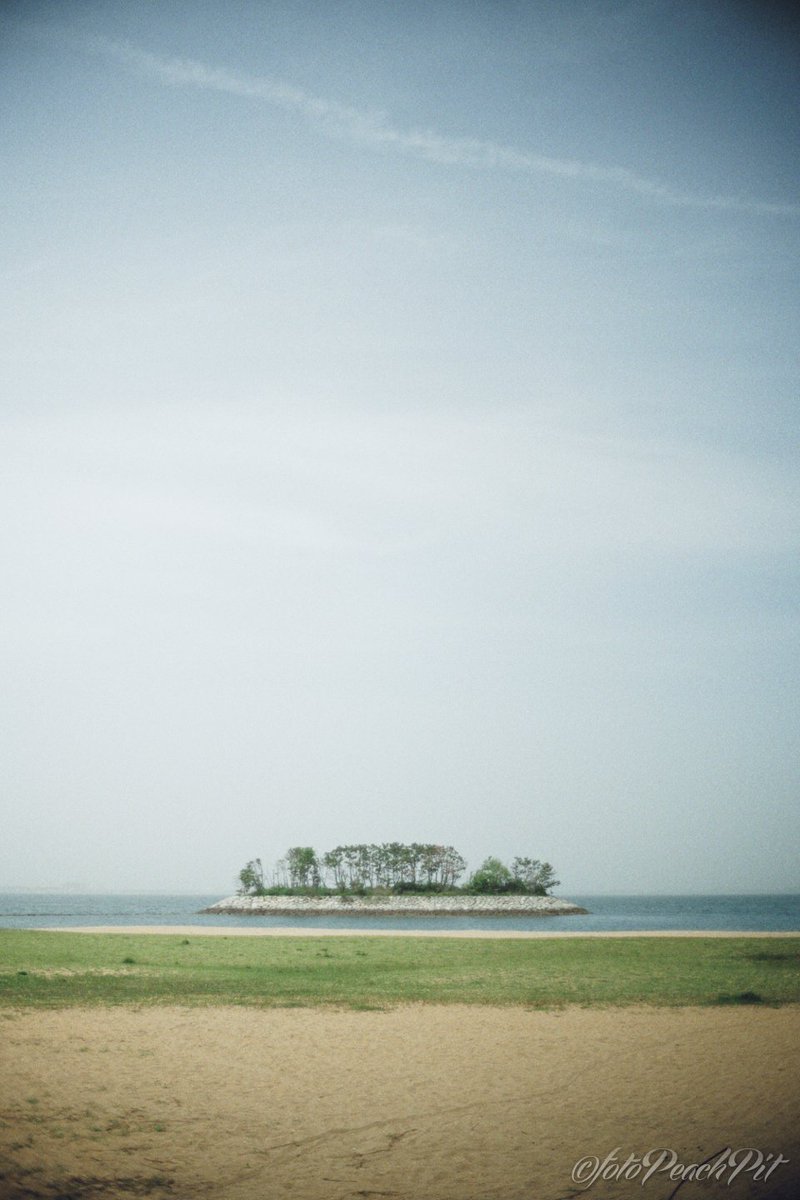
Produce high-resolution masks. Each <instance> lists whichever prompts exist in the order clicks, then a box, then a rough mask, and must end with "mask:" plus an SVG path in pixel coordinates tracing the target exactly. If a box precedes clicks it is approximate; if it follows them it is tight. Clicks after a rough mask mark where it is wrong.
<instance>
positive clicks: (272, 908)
mask: <svg viewBox="0 0 800 1200" xmlns="http://www.w3.org/2000/svg"><path fill="white" fill-rule="evenodd" d="M202 911H203V912H204V913H223V914H226V915H229V916H237V917H239V916H252V917H286V916H292V917H294V916H318V915H321V914H324V915H325V916H336V915H341V916H348V917H353V916H363V917H389V916H392V917H395V916H401V917H406V916H407V917H425V916H431V917H444V916H448V917H449V916H452V917H465V916H477V917H480V916H483V917H498V916H504V917H565V916H574V915H579V914H581V913H585V912H586V909H585V908H580V907H579V906H578V905H577V904H573V903H572V902H571V901H569V900H560V899H559V898H558V897H557V896H447V895H436V894H433V895H420V896H229V897H228V898H227V899H226V900H220V901H218V903H216V904H212V905H211V906H210V908H204V909H203V910H202Z"/></svg>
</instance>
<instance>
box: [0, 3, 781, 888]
mask: <svg viewBox="0 0 800 1200" xmlns="http://www.w3.org/2000/svg"><path fill="white" fill-rule="evenodd" d="M799 59H800V24H798V23H797V22H796V20H795V21H794V22H793V21H792V19H791V18H789V17H787V16H786V14H785V12H784V10H783V6H781V5H765V4H760V3H758V4H756V3H752V4H747V3H741V2H732V0H726V2H725V3H713V2H709V0H685V2H684V0H625V2H617V0H605V2H604V3H601V4H598V3H597V2H596V0H588V2H584V0H570V2H569V3H563V4H553V3H549V2H548V3H545V2H538V0H528V2H525V3H520V2H513V0H493V2H491V3H490V2H488V0H485V2H481V0H460V2H448V0H440V2H438V3H435V4H430V3H429V2H427V0H426V2H425V3H422V2H420V3H417V2H412V0H397V2H394V3H390V2H388V0H387V2H384V0H371V2H367V0H324V2H323V0H318V2H311V0H291V2H286V3H284V2H282V0H276V2H272V0H265V2H264V3H262V4H252V3H244V2H242V0H226V2H225V3H221V2H210V0H209V2H203V0H191V2H187V0H165V2H163V3H153V2H150V0H129V2H127V3H126V4H124V5H120V4H118V3H116V2H113V3H111V2H108V3H103V2H102V0H85V2H79V0H59V2H58V3H55V2H54V3H45V2H41V3H37V2H35V0H29V2H27V3H23V2H19V0H18V2H14V0H7V2H6V3H5V4H4V5H3V6H2V9H0V104H2V110H3V113H4V120H3V122H2V133H1V134H0V164H2V177H3V181H4V182H3V188H2V199H1V200H0V203H2V208H3V226H4V230H5V236H4V238H3V247H2V250H1V251H0V289H1V294H0V314H2V315H0V328H2V335H1V337H2V345H1V347H0V397H2V398H0V419H1V420H2V427H1V428H0V496H2V503H3V507H4V511H5V517H4V520H3V522H2V525H1V526H0V555H1V556H2V562H3V564H4V565H3V568H2V572H0V595H1V596H2V600H1V601H0V603H1V605H2V620H0V644H2V660H1V661H0V671H2V678H3V686H2V689H1V690H0V714H1V716H0V720H1V721H2V726H1V730H2V732H1V733H0V783H1V792H0V795H1V796H2V800H1V801H0V803H2V807H3V810H4V813H3V816H2V828H3V836H2V839H0V883H2V884H3V885H5V886H8V887H31V888H35V887H42V886H46V887H62V886H73V887H77V888H81V889H85V890H99V891H104V890H116V891H137V890H143V891H144V890H161V891H164V892H177V891H197V892H203V893H210V894H213V893H219V894H220V895H227V894H230V892H231V891H233V889H234V884H235V880H236V877H237V875H238V871H239V870H240V868H241V867H242V866H243V865H244V863H245V862H246V861H247V860H248V859H250V858H253V857H255V856H260V857H261V858H262V859H263V861H264V863H265V864H267V865H271V864H273V863H274V862H275V861H276V860H277V859H279V858H280V857H281V856H282V855H283V854H284V853H285V851H286V849H287V848H288V847H289V846H293V845H313V846H315V847H316V848H317V849H318V850H319V851H320V852H322V851H325V850H327V849H331V848H332V847H334V846H336V845H339V844H344V843H351V842H384V841H402V842H411V841H420V842H436V843H445V844H452V845H454V846H455V847H456V848H457V849H458V850H459V851H460V852H461V853H462V854H463V855H464V856H465V857H466V858H467V860H468V862H469V866H470V869H474V868H476V867H477V866H478V865H479V864H480V862H481V861H482V860H483V859H484V858H485V857H486V856H487V855H490V854H491V855H497V856H499V857H500V858H502V859H504V860H506V861H508V860H509V859H510V858H512V857H514V856H515V855H523V856H524V855H528V856H531V857H535V858H540V859H544V860H547V861H549V862H551V863H552V864H553V866H554V867H555V870H556V875H557V876H558V878H559V879H560V880H561V887H560V888H559V889H558V891H559V892H560V893H561V894H562V895H565V896H569V895H570V894H573V895H581V894H591V893H601V892H604V893H625V892H627V893H642V892H644V893H647V892H650V893H675V892H687V893H713V892H723V893H725V892H727V893H747V892H772V891H798V890H800V878H799V877H798V842H799V839H798V833H800V828H799V827H800V805H798V803H797V784H798V725H797V708H798V705H797V695H798V682H799V680H798V674H799V672H798V603H797V598H798V588H797V565H798V558H797V549H798V524H799V522H798V516H799V515H800V509H799V508H798V469H797V467H798V463H797V434H798V425H799V424H800V421H799V420H798V418H799V416H800V413H799V412H798V386H797V385H798V362H797V344H798V321H797V317H798V271H797V250H798V234H799V233H800V187H799V186H798V184H799V183H800V179H799V178H798V177H799V176H800V156H798V153H797V144H798V143H797V135H798V127H799V123H798V107H799V106H800V94H799V93H798V89H797V78H798V68H799V67H800V61H799Z"/></svg>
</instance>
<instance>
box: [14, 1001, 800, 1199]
mask: <svg viewBox="0 0 800 1200" xmlns="http://www.w3.org/2000/svg"><path fill="white" fill-rule="evenodd" d="M2 1016H3V1021H2V1030H3V1037H2V1043H1V1045H2V1049H1V1050H0V1060H1V1061H0V1079H2V1083H0V1096H1V1097H2V1112H3V1119H2V1128H1V1129H0V1147H1V1148H2V1159H3V1172H4V1175H3V1179H2V1183H0V1195H2V1197H3V1200H22V1198H23V1197H25V1198H26V1200H30V1198H33V1200H38V1198H44V1197H50V1198H53V1197H61V1198H62V1200H64V1198H66V1197H70V1198H71V1197H74V1198H75V1200H78V1198H80V1200H99V1198H100V1197H103V1198H107V1197H123V1196H124V1197H128V1196H131V1195H134V1196H148V1197H153V1198H154V1200H175V1198H176V1197H180V1200H192V1198H194V1197H203V1198H209V1200H262V1198H263V1200H289V1198H290V1197H291V1198H292V1200H350V1198H355V1197H373V1196H374V1197H381V1196H383V1197H395V1198H398V1200H565V1198H567V1197H573V1196H577V1195H582V1194H587V1195H589V1196H592V1197H595V1198H597V1200H611V1198H612V1197H614V1198H618V1197H628V1196H631V1197H633V1196H643V1197H651V1198H652V1200H667V1198H668V1197H670V1196H671V1195H675V1193H674V1191H673V1189H674V1188H675V1187H676V1183H675V1182H674V1181H670V1179H669V1178H668V1176H667V1175H666V1173H664V1172H657V1173H656V1174H655V1175H654V1176H652V1177H651V1178H650V1179H649V1180H648V1181H647V1182H646V1183H645V1184H644V1186H642V1182H641V1171H640V1174H639V1177H638V1178H631V1179H627V1180H625V1179H613V1178H609V1179H607V1180H605V1181H604V1180H602V1179H597V1180H596V1181H595V1182H594V1183H592V1184H591V1186H590V1187H588V1188H584V1187H583V1186H582V1185H581V1184H580V1182H576V1181H574V1180H573V1178H572V1171H573V1167H574V1165H575V1164H576V1163H577V1162H578V1161H579V1160H582V1159H586V1158H587V1157H589V1158H591V1156H597V1158H598V1159H599V1160H600V1161H601V1162H602V1160H603V1159H604V1158H605V1156H606V1155H608V1154H611V1153H612V1152H615V1151H617V1159H618V1162H619V1164H620V1165H621V1164H622V1163H623V1162H624V1160H625V1159H626V1158H627V1157H628V1155H631V1154H632V1155H636V1156H638V1157H639V1158H641V1156H643V1155H644V1154H646V1153H647V1152H648V1151H652V1150H654V1149H656V1148H659V1149H662V1148H663V1149H664V1150H673V1151H674V1152H675V1154H676V1155H677V1157H678V1161H679V1162H680V1163H682V1164H683V1165H685V1166H689V1165H691V1164H697V1163H700V1162H702V1161H703V1160H704V1159H706V1158H707V1157H708V1156H709V1155H712V1156H713V1155H714V1154H715V1153H717V1152H721V1151H724V1150H725V1149H727V1148H728V1147H730V1148H732V1149H733V1150H738V1149H739V1148H746V1147H752V1148H754V1149H755V1150H759V1151H761V1152H762V1153H763V1154H764V1155H765V1157H766V1155H768V1154H773V1155H774V1154H782V1155H783V1156H784V1157H785V1158H789V1159H790V1160H791V1161H790V1162H789V1163H788V1164H781V1165H780V1166H779V1168H778V1169H776V1170H775V1171H774V1172H773V1174H772V1175H771V1176H770V1178H769V1179H768V1180H767V1181H766V1183H765V1182H763V1181H759V1180H756V1179H754V1178H753V1177H752V1173H748V1172H747V1171H746V1170H745V1171H742V1172H741V1173H740V1174H739V1176H738V1178H736V1179H734V1180H733V1181H732V1182H731V1181H730V1179H729V1176H730V1174H731V1170H732V1168H730V1167H728V1168H727V1172H726V1173H724V1174H723V1175H722V1176H720V1177H719V1178H718V1179H715V1180H712V1181H711V1182H710V1183H705V1184H700V1183H698V1182H696V1181H691V1180H687V1181H686V1182H685V1183H683V1184H682V1185H681V1186H680V1189H679V1191H678V1193H677V1195H678V1196H679V1198H680V1200H691V1198H692V1197H700V1196H703V1197H707V1196H712V1195H713V1196H720V1197H722V1196H725V1197H731V1198H735V1200H740V1198H742V1197H748V1198H752V1197H756V1196H757V1197H760V1198H762V1200H777V1198H778V1197H780V1198H784V1197H786V1198H787V1200H788V1197H790V1196H796V1195H797V1194H800V1187H798V1184H799V1183H800V1174H799V1173H798V1159H799V1158H800V1134H799V1133H798V1130H800V1120H798V1116H800V1113H799V1112H798V1108H799V1107H800V1105H799V1104H798V1079H800V1009H798V1008H797V1007H786V1008H780V1009H752V1008H747V1009H741V1008H737V1009H644V1008H638V1009H578V1008H572V1009H566V1010H563V1011H560V1012H551V1013H548V1012H538V1011H529V1010H525V1009H523V1008H482V1007H467V1006H449V1007H447V1006H434V1005H431V1006H416V1005H415V1006H407V1007H401V1008H395V1009H391V1010H388V1011H379V1012H352V1011H331V1010H321V1009H269V1010H260V1009H253V1008H192V1009H186V1008H174V1007H171V1008H162V1007H158V1008H139V1009H132V1008H129V1007H124V1008H116V1009H111V1008H105V1009H91V1010H86V1009H83V1010H81V1009H68V1010H62V1011H53V1012H50V1011H38V1012H25V1013H15V1012H10V1011H6V1012H5V1013H3V1014H2ZM715 1161H716V1160H715ZM770 1161H774V1160H770ZM634 1165H635V1164H634ZM585 1169H586V1170H587V1171H589V1172H590V1173H591V1171H592V1170H593V1169H594V1168H593V1167H592V1164H591V1162H590V1163H589V1166H588V1167H586V1168H585ZM610 1169H612V1170H613V1169H616V1168H614V1164H613V1163H611V1164H610ZM631 1169H632V1168H631Z"/></svg>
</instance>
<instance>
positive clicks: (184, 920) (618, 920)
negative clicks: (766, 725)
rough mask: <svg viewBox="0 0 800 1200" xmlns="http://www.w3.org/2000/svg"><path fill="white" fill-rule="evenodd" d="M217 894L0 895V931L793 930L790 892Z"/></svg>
mask: <svg viewBox="0 0 800 1200" xmlns="http://www.w3.org/2000/svg"><path fill="white" fill-rule="evenodd" d="M220 898H221V897H220V896H218V895H209V896H150V895H145V896H117V895H87V896H80V895H56V894H54V893H46V894H45V893H40V892H37V893H6V894H5V895H3V894H2V893H0V928H5V929H33V928H68V927H69V926H70V925H155V926H158V925H197V926H200V927H202V926H213V927H216V928H224V927H226V926H239V927H244V928H249V929H255V928H258V927H259V926H261V927H264V926H283V927H286V926H290V925H294V926H297V925H301V924H302V925H304V926H305V927H307V928H309V929H314V928H320V929H322V928H327V927H329V926H334V927H335V928H336V929H352V928H358V929H364V928H369V929H422V930H425V929H453V930H456V929H487V930H488V929H524V930H538V931H542V932H544V931H547V930H550V931H555V930H559V929H566V930H571V931H572V932H574V933H579V932H590V931H595V930H597V931H606V932H617V931H621V930H636V929H674V930H704V929H723V930H725V929H727V930H754V931H764V932H766V931H771V932H780V931H784V932H786V931H800V895H796V896H794V895H793V896H570V897H569V899H570V900H573V901H574V902H575V903H576V904H580V905H581V907H582V908H587V909H589V915H588V916H585V917H538V918H537V917H351V916H343V917H338V916H337V917H331V916H327V917H300V916H293V917H223V916H202V915H200V913H199V911H198V910H199V909H201V908H204V907H206V906H207V905H209V904H214V903H215V902H216V901H218V900H219V899H220Z"/></svg>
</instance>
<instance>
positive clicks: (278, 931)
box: [33, 924, 800, 938]
mask: <svg viewBox="0 0 800 1200" xmlns="http://www.w3.org/2000/svg"><path fill="white" fill-rule="evenodd" d="M33 932H35V933H120V934H127V935H128V936H132V935H137V936H138V935H139V934H140V933H160V934H164V935H166V936H170V937H173V936H180V937H294V938H297V937H390V938H395V937H406V938H637V937H638V938H800V931H797V930H793V931H790V932H781V931H775V930H765V931H763V932H762V931H757V930H751V929H747V930H735V929H620V930H605V929H604V930H598V929H595V930H580V929H576V930H572V929H569V930H567V929H542V930H541V931H539V930H538V929H537V930H533V929H485V930H484V929H374V928H369V929H367V928H361V929H353V928H342V927H341V926H339V927H338V928H336V929H333V928H327V927H324V926H308V925H305V926H303V925H298V926H289V925H255V924H254V925H253V927H252V928H250V929H243V928H242V926H241V925H49V926H47V925H42V926H38V927H36V929H34V930H33Z"/></svg>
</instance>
